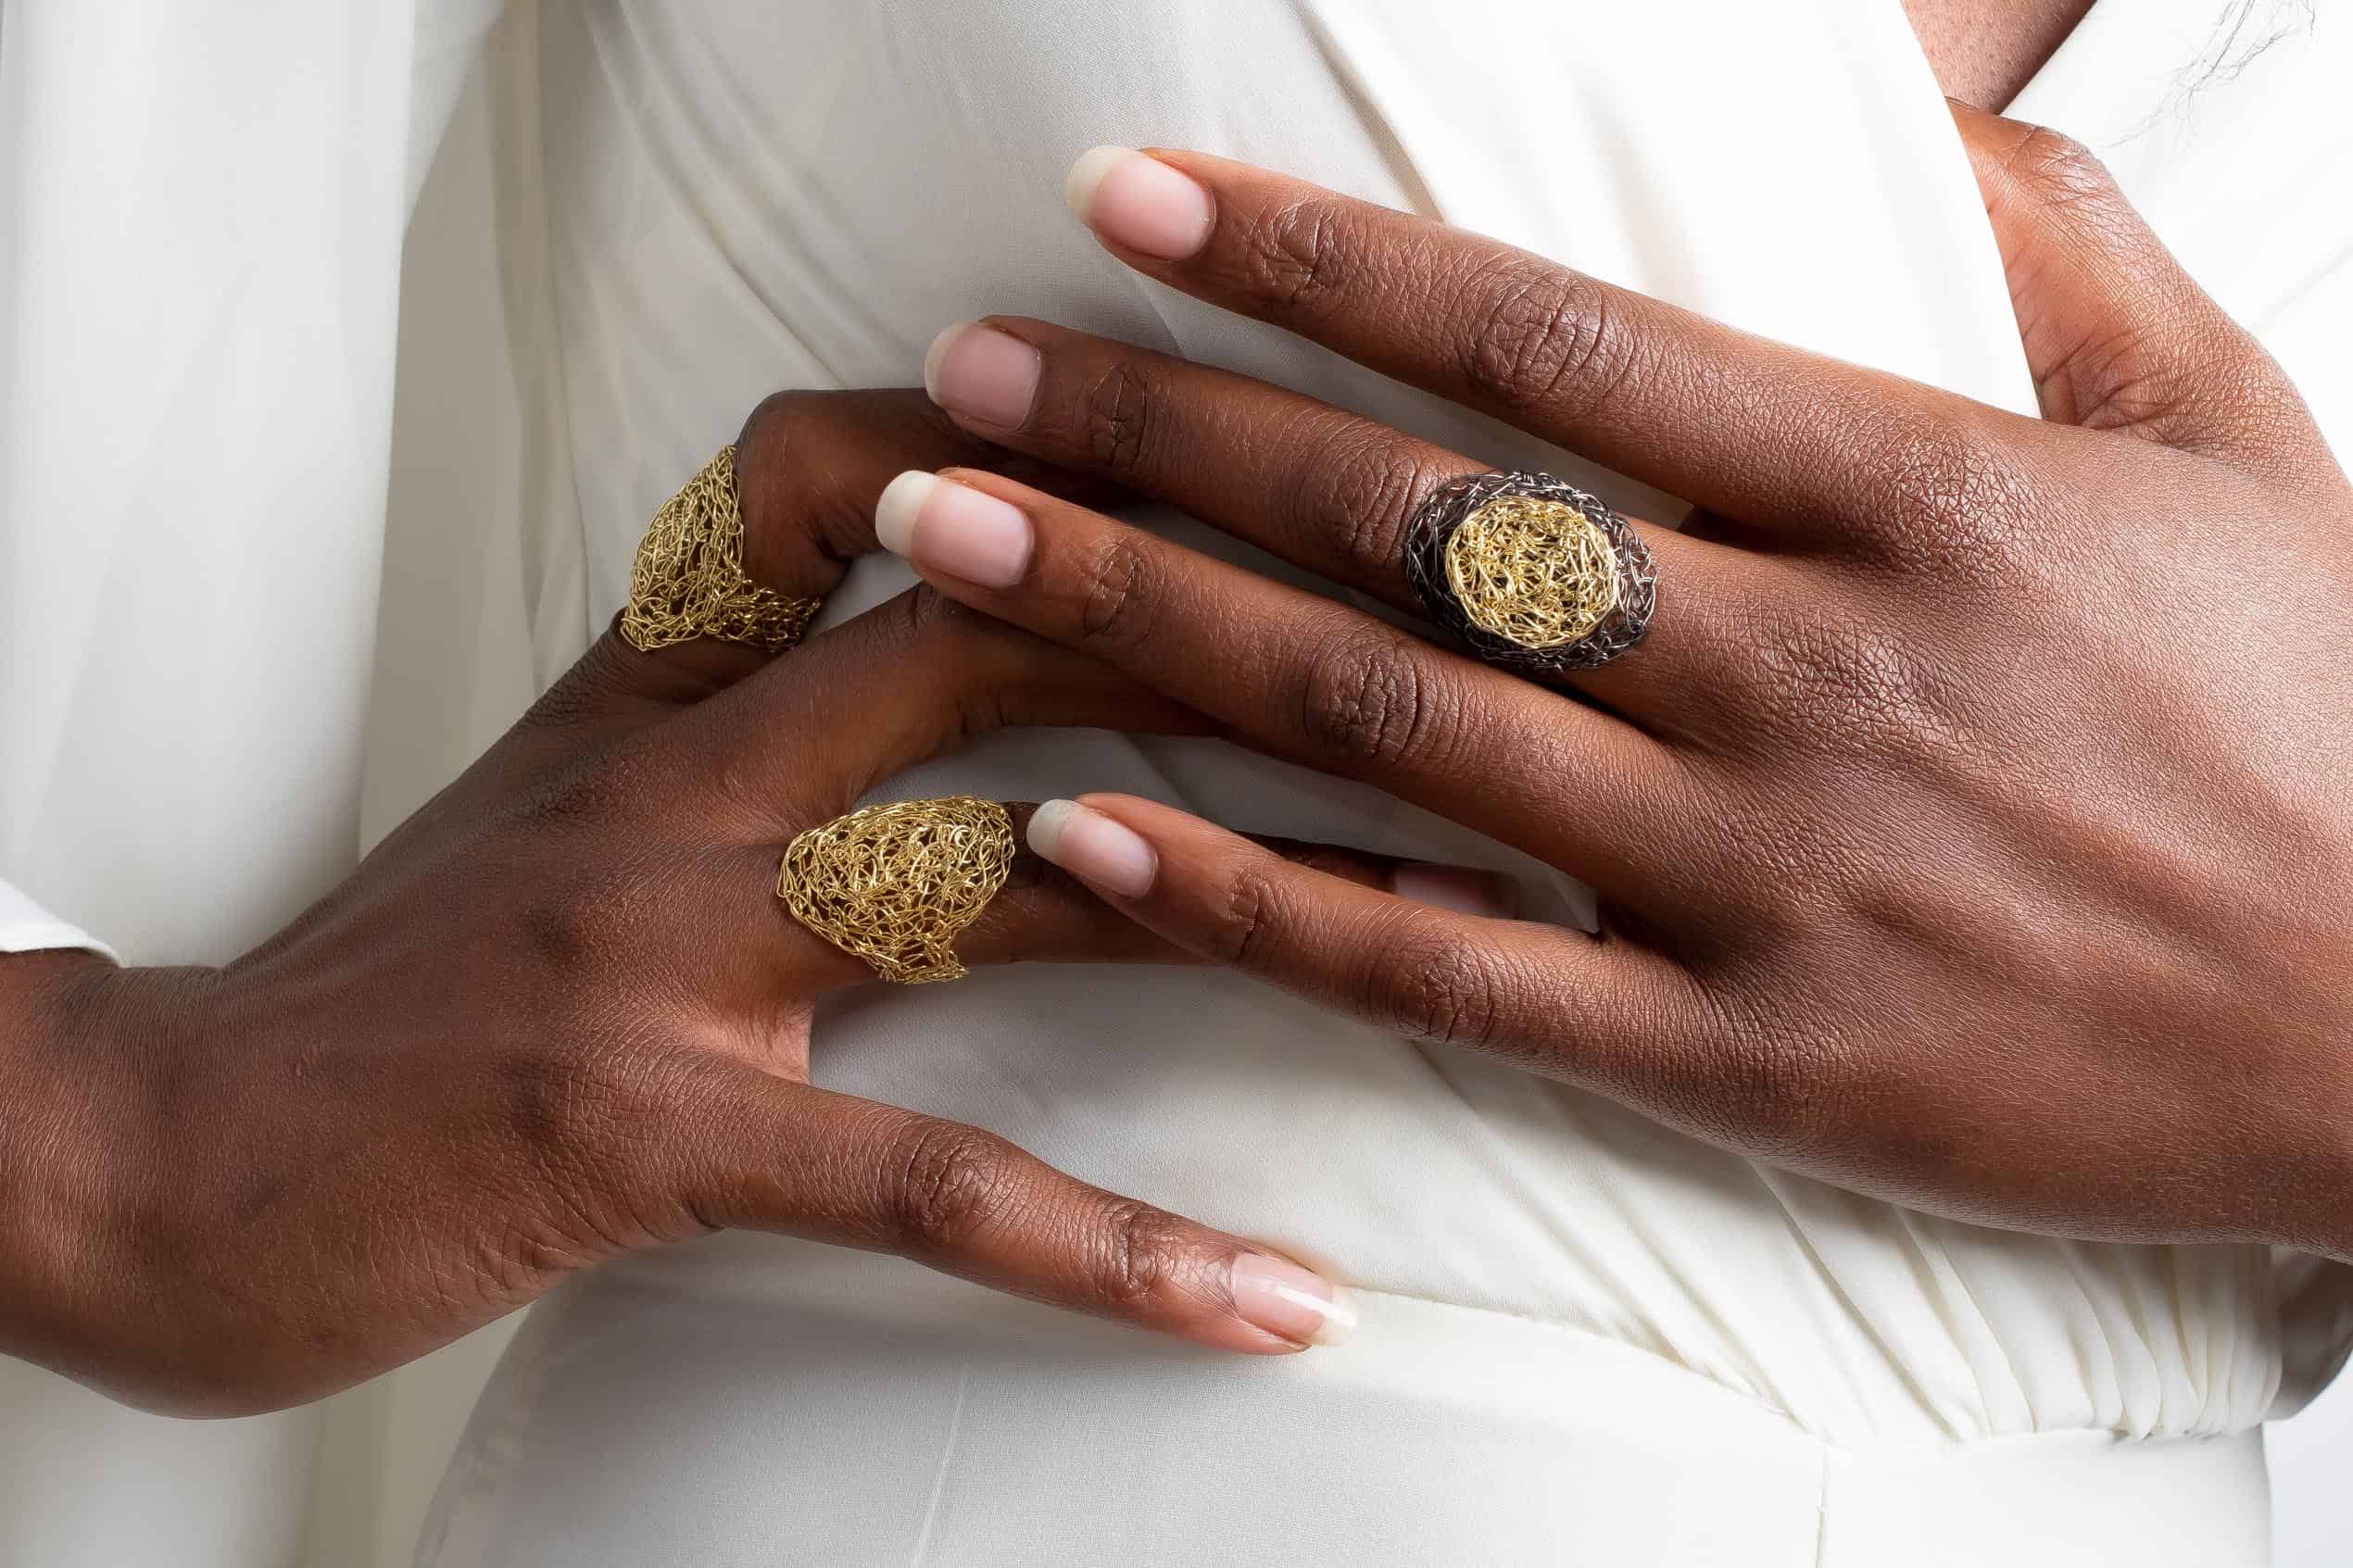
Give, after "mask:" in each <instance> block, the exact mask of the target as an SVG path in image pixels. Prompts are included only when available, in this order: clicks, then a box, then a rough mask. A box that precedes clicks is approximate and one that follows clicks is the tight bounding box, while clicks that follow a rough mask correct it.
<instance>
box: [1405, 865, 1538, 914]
mask: <svg viewBox="0 0 2353 1568" xmlns="http://www.w3.org/2000/svg"><path fill="white" fill-rule="evenodd" d="M1390 885H1391V886H1392V887H1394V888H1395V889H1396V890H1397V892H1398V894H1399V895H1400V896H1401V897H1407V898H1411V899H1412V900H1414V902H1416V904H1435V905H1437V906H1438V907H1439V908H1440V909H1453V911H1454V912H1455V913H1457V914H1465V915H1486V916H1488V917H1490V918H1491V919H1494V920H1509V919H1511V918H1512V914H1513V911H1514V909H1516V905H1517V901H1516V899H1515V898H1514V897H1512V884H1510V883H1509V882H1507V881H1505V880H1504V878H1502V877H1500V876H1497V875H1496V874H1495V873H1494V872H1483V871H1480V870H1478V868H1476V867H1473V866H1433V865H1426V864H1424V863H1422V862H1421V861H1418V860H1408V861H1407V862H1406V863H1405V864H1403V865H1402V866H1400V867H1398V868H1397V870H1396V871H1395V872H1392V873H1391V874H1390Z"/></svg>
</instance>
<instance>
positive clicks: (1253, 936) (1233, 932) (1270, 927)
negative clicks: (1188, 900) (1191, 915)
mask: <svg viewBox="0 0 2353 1568" xmlns="http://www.w3.org/2000/svg"><path fill="white" fill-rule="evenodd" d="M1281 908H1282V896H1281V893H1280V891H1279V890H1278V889H1277V887H1276V885H1275V884H1274V882H1273V881H1272V880H1271V879H1269V878H1268V877H1267V876H1266V874H1265V872H1262V871H1260V870H1259V869H1258V868H1257V867H1255V866H1253V865H1250V864H1243V865H1241V866H1238V867H1236V868H1235V869H1234V870H1233V871H1232V872H1229V873H1227V877H1226V883H1225V886H1224V888H1223V889H1222V890H1221V892H1220V894H1219V897H1217V899H1216V901H1215V902H1214V904H1212V905H1211V906H1210V909H1211V913H1210V924H1209V930H1208V932H1207V933H1206V934H1205V936H1204V939H1203V946H1204V947H1206V948H1207V950H1208V952H1209V954H1210V956H1211V957H1212V958H1214V959H1215V960H1218V961H1219V962H1221V963H1224V964H1227V965H1230V966H1232V967H1234V968H1236V969H1239V970H1242V971H1244V972H1263V971H1264V970H1265V969H1266V968H1267V965H1268V956H1267V950H1268V947H1269V946H1270V942H1269V938H1270V936H1271V935H1272V934H1273V933H1274V931H1275V930H1276V928H1277V924H1278V922H1280V921H1281V919H1282V914H1281Z"/></svg>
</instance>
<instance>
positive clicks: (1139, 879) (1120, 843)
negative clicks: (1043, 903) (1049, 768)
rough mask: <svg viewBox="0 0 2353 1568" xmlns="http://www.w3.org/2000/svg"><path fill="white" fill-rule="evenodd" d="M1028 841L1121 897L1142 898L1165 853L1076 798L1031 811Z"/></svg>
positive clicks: (1043, 854)
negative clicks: (1085, 805) (1155, 851)
mask: <svg viewBox="0 0 2353 1568" xmlns="http://www.w3.org/2000/svg"><path fill="white" fill-rule="evenodd" d="M1029 847H1030V848H1032V849H1034V850H1036V851H1037V853H1038V859H1041V860H1051V861H1052V862H1053V863H1054V864H1055V865H1058V866H1060V867H1061V868H1062V869H1063V870H1064V871H1066V872H1069V873H1070V874H1071V875H1073V876H1075V877H1076V878H1078V880H1079V881H1081V882H1086V883H1091V884H1094V885H1095V886H1097V887H1100V888H1102V889H1103V890H1104V891H1106V892H1109V893H1114V894H1116V895H1118V896H1119V897H1122V898H1140V897H1143V896H1144V895H1145V894H1147V893H1150V892H1151V890H1152V879H1153V878H1154V877H1155V876H1158V875H1159V874H1160V857H1159V856H1158V855H1155V854H1154V853H1152V847H1151V845H1149V844H1147V843H1145V842H1144V841H1143V839H1142V838H1140V837H1139V836H1138V835H1137V834H1136V833H1135V831H1134V830H1133V829H1131V828H1129V827H1128V826H1127V825H1126V824H1125V823H1123V822H1114V821H1112V820H1111V819H1110V818H1109V817H1106V816H1104V815H1103V814H1102V813H1101V811H1096V810H1091V809H1088V808H1087V807H1084V806H1081V805H1080V804H1078V802H1077V801H1076V800H1049V801H1047V802H1046V803H1045V804H1044V805H1043V806H1040V807H1038V809H1037V810H1035V811H1033V812H1031V813H1030V817H1029Z"/></svg>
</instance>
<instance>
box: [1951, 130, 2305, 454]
mask: <svg viewBox="0 0 2353 1568" xmlns="http://www.w3.org/2000/svg"><path fill="white" fill-rule="evenodd" d="M1952 110H1953V122H1954V124H1955V125H1956V126H1957V127H1958V128H1959V131H1960V133H1961V143H1962V144H1963V145H1964V146H1965V147H1967V148H1968V149H1969V162H1970V165H1971V166H1972V167H1973V168H1974V169H1975V170H1976V172H1977V182H1978V187H1979V189H1980V190H1981V191H1982V193H1983V194H1984V198H1985V215H1986V218H1987V219H1988V220H1990V221H1991V223H1992V224H1993V228H1994V239H1995V241H1996V242H1997V243H1998V244H1999V245H2000V246H2001V252H2002V266H2003V270H2004V272H2005V274H2006V275H2007V279H2008V282H2009V288H2010V300H2011V304H2012V306H2013V307H2015V309H2016V311H2017V313H2018V327H2019V334H2020V338H2021V339H2022V340H2023V342H2024V344H2025V347H2026V359H2027V364H2028V367H2029V368H2030V369H2031V370H2032V372H2033V376H2034V389H2035V395H2036V396H2037V397H2038V398H2039V399H2040V401H2041V403H2042V408H2043V414H2044V417H2045V418H2046V419H2051V420H2058V421H2060V422H2062V423H2066V424H2074V425H2083V426H2086V427H2089V428H2091V429H2094V430H2120V431H2125V432H2129V433H2133V434H2136V435H2142V436H2145V437H2147V438H2148V439H2150V440H2153V441H2157V442H2159V443H2161V444H2163V445H2169V446H2180V447H2183V448H2184V449H2186V450H2191V451H2199V452H2206V453H2208V454H2211V455H2215V456H2224V457H2229V456H2236V457H2242V458H2245V457H2253V458H2272V457H2276V456H2278V455H2280V454H2281V453H2282V452H2283V451H2284V450H2290V449H2292V450H2294V451H2296V452H2297V453H2299V454H2300V453H2301V452H2302V451H2304V450H2305V449H2307V448H2308V447H2309V439H2308V437H2307V432H2308V431H2309V416H2307V415H2306V413H2305V411H2304V408H2303V404H2302V402H2301V401H2300V400H2299V399H2298V398H2297V396H2296V392H2295V390H2294V388H2293V387H2291V386H2290V385H2289V383H2288V382H2287V378H2286V377H2285V375H2284V374H2283V373H2282V371H2281V370H2280V369H2279V367H2278V366H2277V365H2276V364H2274V363H2273V362H2272V360H2271V357H2270V356H2269V355H2267V354H2266V353H2264V351H2263V349H2262V347H2261V346H2260V345H2259V344H2257V343H2256V341H2255V340H2254V338H2253V337H2251V336H2250V335H2248V334H2247V333H2246V332H2245V331H2244V330H2242V329H2241V328H2240V327H2239V326H2238V324H2237V323H2236V322H2234V321H2233V320H2231V319H2230V317H2229V316H2227V315H2226V314H2224V312H2223V310H2222V308H2221V307H2220V306H2218V305H2217V304H2215V303H2214V301H2213V299H2212V298H2210V297H2209V296H2208V295H2207V293H2206V291H2205V290H2204V289H2201V288H2199V287H2198V286H2197V284H2196V282H2195V281H2193V280H2192V279H2191V277H2190V276H2189V274H2188V273H2186V272H2184V271H2183V270H2182V267H2181V264H2180V263H2179V262H2177V261H2175V260H2174V259H2173V257H2172V254H2171V252H2170V251H2168V250H2167V249H2166V248H2165V246H2164V245H2163V244H2162V243H2161V242H2160V241H2159V240H2158V237H2157V235H2156V234H2155V233H2154V232H2151V231H2150V229H2149V226H2148V224H2147V223H2146V222H2145V221H2144V220H2142V218H2141V215H2140V214H2139V213H2138V212H2137V211H2135V210H2134V209H2133V205H2132V204H2131V203H2130V202H2129V201H2127V200H2126V199H2125V198H2124V194H2123V192H2121V191H2120V190H2118V189H2117V186H2116V182H2115V181H2114V180H2113V179H2112V178H2110V177H2109V175H2108V169H2106V168H2105V167H2104V166H2103V165H2102V164H2101V163H2100V161H2099V160H2098V159H2097V158H2096V157H2093V156H2092V154H2091V153H2090V151H2089V150H2087V149H2086V148H2085V147H2084V146H2083V145H2082V144H2081V143H2079V142H2076V141H2073V140H2071V139H2070V138H2069V137H2066V136H2062V135H2060V134H2058V133H2057V132H2053V131H2048V130H2045V129H2044V128H2043V127H2041V126H2038V125H2029V124H2026V123H2024V122H2022V121H2020V120H2015V119H2003V118H2002V117H2001V116H2000V115H1996V114H1991V113H1988V112H1987V111H1985V110H1983V109H1980V108H1976V107H1971V106H1970V105H1968V104H1963V103H1959V102H1955V103H1954V104H1953V105H1952Z"/></svg>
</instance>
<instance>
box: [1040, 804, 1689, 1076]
mask: <svg viewBox="0 0 2353 1568" xmlns="http://www.w3.org/2000/svg"><path fill="white" fill-rule="evenodd" d="M1029 838H1030V842H1031V845H1032V846H1033V847H1035V848H1036V849H1037V851H1038V854H1039V855H1041V856H1042V857H1044V858H1046V859H1051V860H1054V861H1056V862H1057V863H1059V864H1060V865H1061V866H1062V867H1063V869H1064V870H1065V871H1068V872H1071V873H1072V874H1073V875H1075V876H1076V877H1078V878H1079V879H1080V880H1082V881H1084V882H1086V883H1087V884H1088V885H1089V886H1090V887H1092V888H1094V889H1095V890H1096V891H1097V892H1098V893H1100V894H1101V895H1102V897H1104V899H1105V900H1106V901H1107V902H1109V903H1111V904H1112V905H1113V906H1114V908H1116V909H1121V910H1122V911H1124V912H1125V913H1126V914H1128V915H1129V916H1131V917H1133V918H1134V919H1136V920H1137V921H1139V922H1142V923H1143V924H1145V925H1148V926H1150V927H1151V928H1152V929H1153V930H1154V931H1157V932H1159V933H1160V934H1161V935H1164V936H1165V937H1166V938H1168V940H1169V941H1171V942H1173V943H1175V944H1176V945H1177V946H1178V947H1183V948H1185V949H1186V950H1187V951H1189V952H1193V953H1197V954H1199V955H1200V956H1202V958H1205V959H1211V960H1216V961H1218V962H1221V963H1229V964H1233V965H1235V966H1236V967H1238V968H1240V969H1242V970H1244V971H1246V972H1250V973H1252V974H1255V975H1258V976H1259V977H1261V978H1262V979H1265V980H1268V981H1272V982H1273V983H1275V984H1276V985H1280V986H1282V987H1283V988H1284V989H1286V990H1290V991H1293V992H1296V993H1298V994H1300V995H1301V996H1303V997H1308V998H1309V999H1310V1000H1313V1001H1316V1002H1320V1003H1322V1004H1324V1005H1326V1006H1328V1007H1333V1008H1337V1009H1339V1010H1342V1011H1344V1012H1347V1013H1349V1014H1351V1015H1353V1016H1354V1017H1357V1018H1360V1019H1363V1020H1365V1022H1368V1023H1371V1024H1373V1025H1374V1026H1376V1027H1377V1028H1379V1029H1381V1030H1382V1031H1384V1032H1386V1033H1391V1034H1397V1035H1405V1036H1406V1037H1408V1038H1410V1039H1416V1040H1436V1041H1441V1042H1443V1043H1446V1044H1450V1045H1458V1046H1465V1047H1470V1048H1473V1049H1477V1050H1483V1051H1490V1052H1493V1053H1495V1054H1498V1055H1501V1056H1504V1057H1506V1058H1510V1059H1513V1060H1517V1061H1519V1062H1520V1063H1521V1064H1522V1065H1528V1066H1533V1067H1536V1068H1538V1069H1540V1070H1541V1071H1543V1072H1545V1073H1549V1074H1551V1075H1554V1076H1556V1077H1567V1078H1570V1079H1572V1080H1574V1081H1577V1082H1579V1083H1584V1084H1588V1085H1596V1086H1600V1085H1607V1086H1609V1087H1610V1088H1612V1089H1613V1090H1615V1091H1617V1092H1618V1093H1620V1094H1623V1093H1624V1092H1625V1090H1626V1088H1627V1086H1628V1085H1629V1084H1632V1083H1634V1082H1636V1081H1638V1080H1639V1079H1640V1078H1642V1076H1643V1074H1644V1072H1645V1071H1646V1070H1645V1069H1644V1068H1643V1066H1642V1064H1643V1063H1645V1062H1648V1061H1651V1060H1655V1059H1656V1058H1657V1057H1659V1056H1661V1055H1671V1054H1675V1053H1677V1052H1680V1051H1682V1050H1684V1049H1685V1043H1686V1042H1689V1041H1692V1040H1693V1039H1695V1038H1696V1037H1697V1035H1698V1034H1699V1032H1700V1028H1699V1025H1700V1021H1701V1019H1702V1016H1703V1009H1702V999H1701V997H1700V993H1699V990H1698V987H1697V985H1696V983H1695V982H1694V981H1693V980H1692V977H1691V976H1690V974H1689V973H1688V972H1686V971H1685V970H1684V969H1683V968H1682V967H1681V966H1680V965H1679V964H1677V963H1675V962H1674V961H1673V960H1669V959H1667V957H1665V956H1664V955H1662V954H1660V953H1658V952H1657V951H1656V950H1655V949H1652V948H1648V947H1642V946H1639V945H1637V944H1635V943H1633V942H1631V941H1629V940H1626V939H1624V938H1621V937H1616V936H1607V937H1604V938H1600V939H1597V938H1594V937H1592V936H1589V935H1585V934H1583V933H1581V932H1574V931H1568V930H1564V929H1562V928H1561V927H1558V926H1554V925H1548V924H1541V923H1537V922H1521V921H1512V920H1505V919H1497V918H1492V915H1491V913H1488V912H1482V911H1478V910H1477V909H1476V908H1475V906H1474V908H1473V909H1470V910H1466V909H1462V908H1455V907H1449V904H1450V903H1452V902H1453V901H1451V900H1436V899H1431V900H1420V899H1412V898H1406V897H1399V896H1398V895H1397V894H1395V893H1393V892H1387V891H1383V890H1381V889H1378V888H1376V887H1368V886H1366V885H1365V884H1363V883H1362V882H1360V881H1357V880H1355V879H1353V878H1347V877H1339V876H1332V875H1330V874H1327V872H1325V871H1323V870H1322V869H1321V868H1320V867H1317V866H1315V865H1312V864H1304V863H1302V861H1300V860H1299V859H1289V858H1285V857H1283V856H1279V855H1275V854H1271V853H1269V852H1268V851H1267V850H1265V848H1263V847H1260V846H1259V845H1257V844H1255V843H1253V842H1252V840H1250V839H1247V838H1244V837H1242V836H1241V835H1240V834H1233V833H1228V832H1227V831H1226V830H1225V829H1223V828H1220V827H1216V826H1214V825H1212V824H1211V823H1208V822H1202V820H1201V819H1200V818H1198V817H1193V816H1189V815H1188V814H1186V813H1185V812H1182V811H1178V810H1176V809H1172V808H1170V807H1166V806H1162V805H1158V804H1156V803H1154V802H1152V801H1149V800H1139V799H1137V798H1136V797H1132V796H1117V795H1090V796H1087V797H1082V798H1081V799H1079V800H1077V801H1067V800H1064V801H1049V802H1048V803H1047V804H1046V805H1045V806H1044V807H1042V808H1040V809H1039V811H1038V814H1037V816H1035V817H1034V818H1033V819H1032V820H1031V822H1030V828H1029ZM1564 1039H1566V1040H1569V1041H1571V1042H1573V1044H1572V1045H1571V1046H1570V1047H1568V1049H1567V1055H1566V1056H1565V1057H1564V1055H1563V1052H1562V1048H1561V1046H1560V1044H1559V1042H1560V1041H1562V1040H1564Z"/></svg>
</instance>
